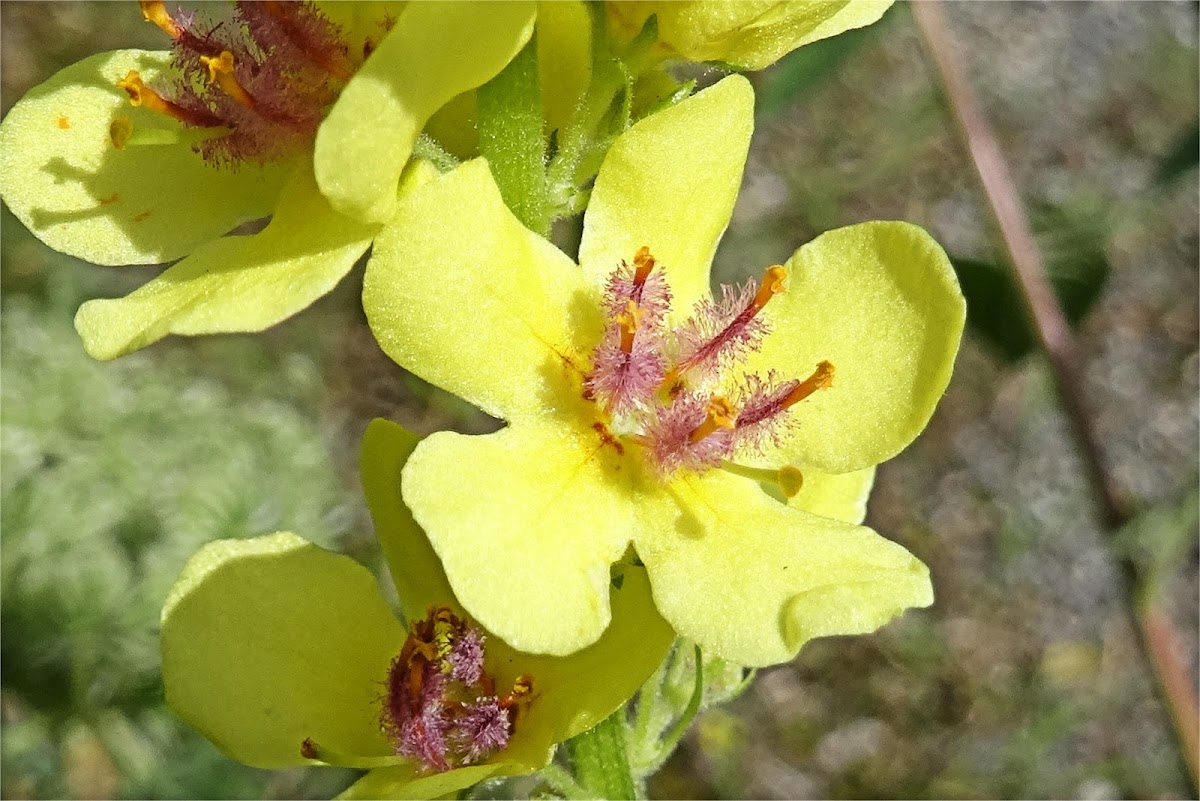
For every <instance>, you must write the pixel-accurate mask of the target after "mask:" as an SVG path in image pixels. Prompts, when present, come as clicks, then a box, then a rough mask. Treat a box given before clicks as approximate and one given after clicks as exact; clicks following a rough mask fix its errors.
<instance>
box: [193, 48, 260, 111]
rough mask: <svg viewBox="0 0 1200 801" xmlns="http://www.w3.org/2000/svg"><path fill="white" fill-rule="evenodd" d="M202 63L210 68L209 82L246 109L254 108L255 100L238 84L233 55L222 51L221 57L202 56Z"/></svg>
mask: <svg viewBox="0 0 1200 801" xmlns="http://www.w3.org/2000/svg"><path fill="white" fill-rule="evenodd" d="M200 63H201V64H203V65H204V66H206V67H208V82H209V83H212V82H213V81H216V82H217V85H218V86H220V87H221V91H223V92H224V93H225V94H227V95H229V96H230V97H232V98H233V99H234V100H235V101H236V102H238V103H240V104H241V105H243V106H245V107H246V108H254V98H252V97H250V94H249V93H248V92H247V91H246V90H245V89H244V88H243V87H242V85H241V84H240V83H238V79H237V77H236V76H235V75H234V74H233V53H230V52H229V51H228V50H222V51H221V55H219V56H200Z"/></svg>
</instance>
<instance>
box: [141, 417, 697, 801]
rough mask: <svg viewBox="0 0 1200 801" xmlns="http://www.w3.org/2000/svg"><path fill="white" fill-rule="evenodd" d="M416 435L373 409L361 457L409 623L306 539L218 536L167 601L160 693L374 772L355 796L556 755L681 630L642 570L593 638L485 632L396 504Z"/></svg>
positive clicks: (415, 794)
mask: <svg viewBox="0 0 1200 801" xmlns="http://www.w3.org/2000/svg"><path fill="white" fill-rule="evenodd" d="M416 443H417V437H416V436H415V435H413V434H412V433H410V432H408V431H405V430H404V429H402V428H401V427H399V426H397V425H395V424H393V423H389V422H387V421H384V420H375V421H374V422H372V423H371V425H370V426H369V427H368V429H367V433H366V436H365V438H364V440H363V447H362V459H361V462H362V464H361V467H362V480H363V487H364V489H365V492H366V496H367V504H368V505H369V506H370V508H371V516H372V518H373V519H374V521H375V530H376V535H377V536H378V538H379V542H380V545H381V546H382V548H383V553H384V556H385V557H386V559H387V563H388V567H389V568H390V569H391V574H392V578H393V579H394V581H395V585H396V590H397V594H398V596H399V602H400V611H401V613H402V615H403V621H401V620H397V619H396V616H395V615H394V614H393V613H392V610H391V609H390V608H389V606H388V604H387V602H386V601H385V600H384V598H383V596H382V595H381V594H380V592H379V586H378V582H377V581H376V579H375V576H373V575H372V574H371V573H370V571H368V570H366V569H365V568H364V567H362V566H361V565H359V564H357V563H356V562H355V561H354V560H353V559H350V558H349V557H346V556H342V555H340V554H334V553H330V552H329V551H325V550H323V549H321V548H318V547H317V546H316V545H313V544H312V543H310V542H307V541H305V540H303V539H301V538H300V537H298V536H296V535H295V534H289V533H279V534H272V535H268V536H265V537H257V538H255V539H251V540H218V541H216V542H212V543H209V544H208V545H206V546H204V547H203V548H201V549H200V550H199V551H198V552H197V553H196V554H195V555H193V556H192V558H191V559H190V560H189V561H188V563H187V565H186V566H185V567H184V570H183V573H182V575H180V577H179V579H178V580H177V581H176V583H175V586H174V587H173V588H172V590H171V593H170V596H169V597H168V598H167V601H166V603H165V604H164V606H163V613H162V651H163V684H164V689H165V691H166V699H167V703H168V704H170V706H171V708H172V709H174V710H175V712H176V713H177V714H178V715H179V716H180V717H182V718H183V719H184V720H186V721H187V722H188V723H190V724H191V725H192V726H194V727H195V728H196V729H197V730H198V731H200V732H201V733H202V734H204V735H205V736H206V737H208V738H209V739H210V740H211V741H212V742H213V743H214V744H215V745H217V747H218V748H220V749H221V750H222V751H224V752H225V753H226V754H228V755H229V756H231V757H233V758H234V759H237V760H239V761H241V762H245V763H246V764H248V765H253V766H256V767H261V768H283V767H290V766H298V765H306V764H314V763H318V764H319V763H324V764H332V765H339V766H343V767H357V768H369V769H371V770H370V772H369V773H368V774H367V775H366V776H364V777H363V778H362V779H360V780H359V781H358V782H357V783H356V784H355V785H353V786H352V787H351V788H350V789H349V790H347V791H346V793H345V794H344V795H343V797H345V798H439V797H442V796H444V795H447V794H452V793H455V792H457V791H458V790H460V789H462V788H464V787H467V786H470V785H472V784H475V783H476V782H479V781H482V780H483V779H486V778H488V777H489V776H495V775H513V774H521V773H530V772H533V771H536V770H540V769H541V768H543V767H545V766H546V765H547V764H548V763H549V761H550V758H551V756H552V755H553V753H554V747H555V744H556V743H558V742H561V741H563V740H566V739H567V738H569V737H573V736H574V735H576V734H579V733H580V732H583V731H585V730H587V729H589V728H591V727H593V726H595V725H596V724H597V723H599V722H600V721H602V720H604V719H605V718H606V717H607V716H608V715H609V714H611V713H612V712H613V711H614V710H615V709H618V708H619V707H620V706H621V705H622V704H624V703H625V702H626V701H628V700H629V698H630V696H632V695H633V694H634V693H635V692H636V691H637V689H638V688H639V687H640V686H641V685H642V683H643V682H644V681H645V680H646V679H647V678H648V677H649V676H650V674H651V673H652V672H653V671H654V669H655V668H656V667H657V666H658V664H659V663H660V662H661V661H662V659H663V657H664V655H665V654H666V651H667V649H668V647H669V646H670V644H671V642H672V639H673V635H672V632H671V629H670V627H669V626H667V625H666V623H665V622H664V621H663V620H662V618H661V617H659V616H658V614H657V613H656V612H655V611H654V609H653V606H652V605H651V604H650V602H649V586H648V584H647V581H646V571H645V570H644V569H641V568H638V567H635V566H632V565H627V566H625V568H624V569H623V571H622V573H621V577H622V579H621V580H620V581H618V582H614V604H615V606H616V607H617V608H616V614H615V620H614V624H613V625H612V626H610V627H609V630H608V631H607V632H606V633H605V635H604V636H603V637H602V638H601V639H600V641H598V642H597V643H595V644H594V645H593V646H592V647H591V648H588V649H586V650H584V651H581V652H579V653H577V654H573V655H571V656H569V657H552V656H537V655H531V654H523V653H519V652H517V651H514V650H513V649H512V648H511V647H509V645H508V644H506V643H504V642H502V641H500V640H498V639H496V638H495V637H491V636H483V637H481V636H480V632H479V630H478V629H477V628H476V627H474V626H473V625H472V624H470V623H469V622H468V621H467V620H466V619H465V618H463V617H462V611H461V608H460V607H459V605H458V603H457V601H456V600H455V598H454V594H453V592H452V591H451V590H450V587H449V585H448V584H447V583H446V578H445V575H444V574H443V573H442V571H441V568H440V567H439V565H438V561H437V557H436V556H434V554H433V552H432V550H431V549H430V547H429V543H428V542H427V541H426V539H425V536H424V534H423V533H422V532H421V530H420V529H419V528H418V527H417V526H416V525H415V523H414V522H413V519H412V516H411V515H410V514H409V512H408V510H407V509H405V507H404V505H403V503H402V501H401V499H400V481H399V479H400V471H401V468H402V467H403V465H404V463H405V460H406V459H407V458H408V457H409V454H411V453H412V450H413V448H414V447H415V446H416ZM618 584H619V585H620V586H619V587H618V586H617V585H618ZM431 610H432V611H431ZM406 630H407V632H406ZM443 671H444V673H445V675H439V674H441V673H443ZM467 674H469V675H467ZM435 685H436V686H435ZM414 698H416V699H417V701H418V702H419V703H415V704H414V703H411V702H412V701H413V699H414ZM414 706H415V707H416V709H415V710H414V708H413V707H414ZM420 713H424V714H420ZM481 717H482V718H483V720H484V722H490V723H491V724H492V725H491V726H490V727H486V726H485V727H482V728H480V727H476V726H475V724H477V723H479V719H480V718H481Z"/></svg>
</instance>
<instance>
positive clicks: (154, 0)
mask: <svg viewBox="0 0 1200 801" xmlns="http://www.w3.org/2000/svg"><path fill="white" fill-rule="evenodd" d="M138 5H139V6H140V7H141V9H142V16H143V17H145V18H146V21H147V22H153V23H154V24H155V25H157V26H158V27H159V28H161V29H162V30H163V32H164V33H165V34H167V36H170V37H171V38H172V39H178V38H179V34H181V33H183V29H182V28H180V27H179V24H178V23H177V22H175V20H173V19H171V15H170V14H169V13H168V12H167V4H166V3H164V2H163V1H162V0H138Z"/></svg>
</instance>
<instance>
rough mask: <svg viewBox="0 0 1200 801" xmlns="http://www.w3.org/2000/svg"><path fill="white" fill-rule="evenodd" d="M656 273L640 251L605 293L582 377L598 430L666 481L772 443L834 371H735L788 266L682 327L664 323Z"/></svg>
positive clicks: (726, 293) (825, 367) (761, 331)
mask: <svg viewBox="0 0 1200 801" xmlns="http://www.w3.org/2000/svg"><path fill="white" fill-rule="evenodd" d="M654 267H655V260H654V257H653V256H651V255H650V251H649V249H648V248H645V247H643V248H641V249H640V250H639V251H638V252H637V254H636V255H635V256H634V259H633V265H632V266H630V265H629V264H628V263H627V262H622V263H621V265H620V266H619V267H618V268H617V269H616V271H614V272H613V274H612V275H611V276H610V277H609V279H608V282H607V284H606V286H605V292H604V301H603V306H604V311H605V314H606V316H607V318H608V325H607V327H606V328H605V332H604V335H603V337H602V338H601V341H600V343H599V345H597V347H596V349H595V351H594V352H593V354H592V370H591V372H590V373H589V374H588V375H587V376H586V378H585V389H586V393H585V394H586V397H588V398H590V399H592V400H594V401H595V402H596V403H597V405H598V406H599V407H600V409H601V411H602V412H603V414H604V416H605V418H606V421H607V422H606V423H599V424H597V425H599V426H601V428H602V429H603V431H604V432H605V433H608V432H610V431H613V432H617V433H618V435H621V436H624V438H626V439H628V440H629V441H631V442H634V443H636V444H639V445H642V446H643V447H644V448H645V450H646V453H647V454H648V455H649V457H650V460H651V462H652V464H653V465H654V466H655V468H656V469H657V470H658V472H659V473H660V474H662V475H664V476H665V475H669V474H671V473H674V472H675V471H677V470H683V469H688V470H697V471H699V470H705V469H708V468H711V467H716V466H718V465H721V464H722V463H723V462H726V461H727V460H729V459H731V458H732V457H734V456H735V455H736V454H738V453H745V452H761V451H762V450H764V449H765V448H766V447H767V446H769V445H778V444H779V443H780V439H781V437H782V435H783V433H784V432H785V431H786V429H787V427H788V426H789V425H790V423H791V421H790V420H789V417H788V415H787V414H786V412H787V410H788V409H789V408H791V407H792V406H794V405H795V404H797V403H799V402H800V401H802V400H804V399H805V398H807V397H809V396H810V395H812V394H813V393H814V392H816V391H817V390H820V389H825V388H827V387H829V386H831V385H832V383H833V374H834V367H833V364H831V363H830V362H828V361H821V362H820V363H818V364H817V365H816V367H815V369H814V370H813V372H812V374H811V375H809V376H808V377H807V378H804V379H803V380H800V379H792V380H779V379H778V378H777V377H776V376H775V375H774V374H773V373H771V374H769V375H768V376H767V377H766V378H765V379H764V378H762V377H760V376H757V375H754V374H750V373H746V372H745V371H744V370H743V369H742V368H741V365H742V364H743V363H744V362H745V361H746V359H747V358H748V357H749V356H750V355H751V354H753V353H755V352H756V351H758V349H759V348H760V347H761V343H762V340H763V337H765V336H766V335H767V334H768V333H769V330H770V329H769V325H768V324H767V322H766V321H765V320H764V319H763V318H762V317H761V315H760V314H759V313H760V312H761V311H762V310H763V308H764V307H765V306H766V305H767V303H768V302H770V300H771V298H773V297H774V296H776V295H778V294H780V293H782V292H785V291H787V281H788V272H787V269H786V268H785V267H783V266H782V265H775V266H773V267H770V268H768V269H767V271H766V273H765V274H764V275H763V278H762V281H761V283H760V282H756V281H754V280H751V281H749V282H747V284H746V285H745V286H743V287H741V288H732V287H722V290H721V299H720V301H711V300H704V301H701V302H700V303H698V304H697V305H696V307H695V309H694V310H693V312H692V315H691V317H690V318H689V319H688V320H687V321H686V322H684V323H683V324H681V325H677V326H670V325H668V323H667V320H666V317H667V312H668V311H669V310H670V307H671V289H670V287H669V286H668V284H667V283H666V280H665V278H664V276H663V273H662V270H655V269H654ZM601 428H598V429H597V430H598V431H599V430H601ZM788 470H789V472H787V473H786V475H785V474H784V473H782V472H781V473H780V476H781V477H782V478H781V479H780V481H779V482H777V483H780V485H781V487H783V488H784V489H785V494H789V495H790V494H794V493H795V492H796V491H798V490H799V487H800V478H799V475H798V471H797V470H796V468H794V467H793V468H788ZM785 479H786V480H785ZM784 485H786V486H784Z"/></svg>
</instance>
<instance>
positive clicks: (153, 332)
mask: <svg viewBox="0 0 1200 801" xmlns="http://www.w3.org/2000/svg"><path fill="white" fill-rule="evenodd" d="M378 230H379V228H378V226H373V225H363V224H362V223H357V222H355V221H353V220H350V219H349V218H347V217H343V216H342V215H340V214H338V213H337V212H335V211H334V210H333V209H331V208H330V207H329V203H328V202H327V201H326V200H325V198H324V197H322V196H321V194H320V193H319V192H318V191H317V187H316V184H315V183H314V182H313V177H312V173H311V172H310V171H309V169H308V165H307V163H306V164H304V165H302V166H301V168H300V169H299V170H298V171H297V173H296V174H295V175H294V176H293V178H292V180H291V181H290V182H289V184H288V185H287V186H286V187H285V188H284V190H283V192H282V194H281V198H280V205H279V209H278V210H277V211H276V213H275V216H274V217H273V218H272V219H271V222H270V224H268V225H267V227H266V228H265V229H263V230H262V231H260V232H259V233H257V234H254V235H252V236H230V237H224V238H222V239H219V240H217V241H215V242H210V243H209V244H207V245H205V246H204V247H201V248H199V249H198V250H196V252H194V253H193V254H192V255H190V256H188V257H187V258H186V259H184V260H183V261H181V262H178V263H177V264H175V265H173V266H171V267H169V268H167V269H166V270H165V271H164V272H163V273H162V274H161V275H159V276H158V277H157V278H154V279H153V280H151V281H150V282H149V283H147V284H146V285H144V286H142V287H141V288H140V289H137V290H136V291H134V292H133V293H131V294H129V295H127V296H126V297H123V298H114V299H112V300H92V301H88V302H87V303H85V304H83V306H81V307H80V309H79V313H78V314H77V315H76V316H75V327H76V329H77V330H78V331H79V335H80V336H81V337H82V338H83V344H84V347H85V348H87V351H88V353H90V354H91V355H92V356H93V357H95V358H97V359H114V358H116V357H117V356H121V355H123V354H125V353H129V352H131V351H134V350H137V349H138V348H142V347H145V346H146V345H149V344H150V343H152V342H156V341H157V340H159V339H162V338H163V337H164V336H166V335H167V334H183V335H194V334H214V333H225V332H230V331H262V330H263V329H264V328H267V327H269V326H272V325H274V324H275V323H277V322H279V321H280V320H284V319H286V318H288V317H290V316H291V315H293V314H295V313H296V312H298V311H300V310H301V309H304V308H306V307H307V306H308V305H309V304H311V303H312V302H313V301H314V300H316V299H317V298H319V297H321V296H322V295H324V294H325V293H326V292H329V291H330V290H331V289H333V287H334V286H335V285H336V284H337V282H338V281H339V280H341V278H342V276H344V275H345V274H346V273H348V272H349V271H350V268H351V267H353V266H354V262H355V261H357V260H358V257H359V256H361V255H362V254H363V252H364V251H365V250H366V249H367V247H368V246H369V245H370V244H371V238H372V237H373V236H374V235H375V233H376V231H378Z"/></svg>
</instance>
